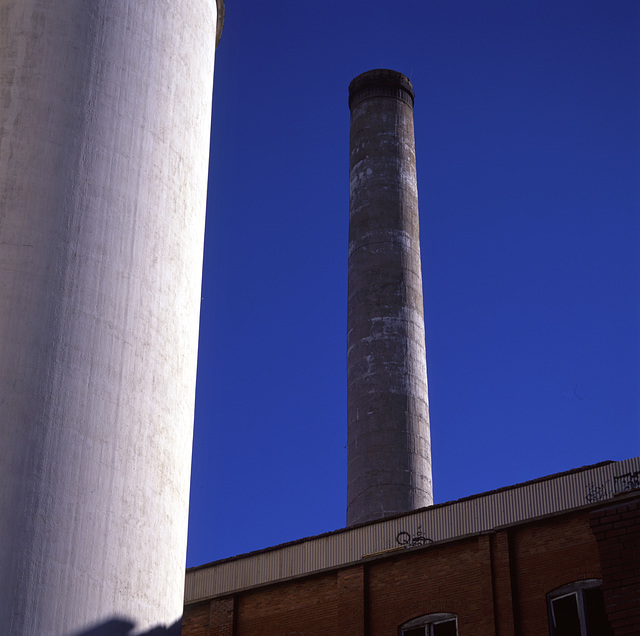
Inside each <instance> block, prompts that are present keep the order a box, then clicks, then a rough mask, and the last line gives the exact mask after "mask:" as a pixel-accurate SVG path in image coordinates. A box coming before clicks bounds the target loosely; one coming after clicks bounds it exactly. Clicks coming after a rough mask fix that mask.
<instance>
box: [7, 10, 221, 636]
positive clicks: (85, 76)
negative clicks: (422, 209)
mask: <svg viewBox="0 0 640 636" xmlns="http://www.w3.org/2000/svg"><path fill="white" fill-rule="evenodd" d="M222 11H223V1H222V0H217V1H216V0H180V1H179V2H173V1H169V0H154V2H140V0H91V1H88V0H55V1H43V0H0V598H2V602H1V603H0V631H1V632H2V633H3V634H11V635H12V636H13V635H15V636H18V635H19V636H27V635H28V636H34V635H38V636H43V635H47V634H52V635H53V634H55V635H56V636H59V635H60V634H65V635H66V634H78V633H84V632H85V631H87V630H88V629H89V628H93V627H96V626H99V627H100V626H102V627H104V628H105V629H109V625H114V624H115V623H113V622H110V621H116V622H117V621H122V622H121V623H119V624H120V626H121V627H122V626H123V625H125V624H126V623H127V621H129V622H130V623H132V624H133V625H135V629H136V630H141V631H144V630H148V629H150V628H152V627H154V626H158V625H160V626H161V625H170V624H173V623H174V622H175V621H176V620H177V619H178V618H179V617H180V615H181V612H182V598H183V577H184V566H185V552H186V536H187V508H188V491H189V472H190V461H191V440H192V426H193V409H194V393H195V377H196V354H197V343H198V319H199V308H200V284H201V270H202V246H203V235H204V217H205V201H206V188H207V172H208V156H209V132H210V123H211V98H212V85H213V67H214V56H215V47H216V38H217V37H218V36H219V34H220V29H221V24H222ZM121 631H122V630H121ZM136 633H137V632H136Z"/></svg>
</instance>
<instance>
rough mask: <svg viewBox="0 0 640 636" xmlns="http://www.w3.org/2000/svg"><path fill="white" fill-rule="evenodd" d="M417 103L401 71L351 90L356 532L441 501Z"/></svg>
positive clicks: (360, 81) (350, 344) (350, 504)
mask: <svg viewBox="0 0 640 636" xmlns="http://www.w3.org/2000/svg"><path fill="white" fill-rule="evenodd" d="M413 101H414V93H413V88H412V86H411V82H410V81H409V80H408V79H407V78H406V77H405V76H404V75H402V74H401V73H397V72H395V71H389V70H373V71H368V72H366V73H363V74H362V75H359V76H358V77H356V78H355V79H354V80H353V81H352V82H351V84H350V86H349V107H350V109H351V141H350V160H349V170H350V173H349V300H348V316H347V381H348V392H347V394H348V398H347V401H348V426H349V429H348V445H347V449H348V467H347V524H348V525H353V524H356V523H361V522H366V521H371V520H374V519H379V518H382V517H385V516H388V515H391V514H395V513H400V512H407V511H410V510H414V509H416V508H420V507H422V506H427V505H430V504H432V503H433V495H432V486H431V449H430V434H429V406H428V397H427V369H426V355H425V337H424V311H423V302H422V273H421V265H420V235H419V221H418V190H417V182H416V158H415V142H414V132H413Z"/></svg>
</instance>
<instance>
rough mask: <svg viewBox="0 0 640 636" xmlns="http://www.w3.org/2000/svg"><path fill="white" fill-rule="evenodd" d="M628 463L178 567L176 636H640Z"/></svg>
mask: <svg viewBox="0 0 640 636" xmlns="http://www.w3.org/2000/svg"><path fill="white" fill-rule="evenodd" d="M639 476H640V458H635V459H630V460H626V461H623V462H604V463H602V464H596V465H594V466H587V467H585V468H580V469H576V470H573V471H569V472H566V473H561V474H558V475H552V476H549V477H544V478H542V479H538V480H535V481H531V482H526V483H524V484H519V485H516V486H512V487H508V488H502V489H500V490H496V491H492V492H488V493H483V494H479V495H476V496H473V497H468V498H465V499H461V500H458V501H454V502H450V503H445V504H439V505H435V506H429V507H427V508H423V509H421V510H417V511H414V512H410V513H406V514H402V515H397V516H394V517H391V518H386V519H384V520H381V521H377V522H370V523H366V524H361V525H359V526H355V527H350V528H347V529H344V530H338V531H336V532H332V533H327V534H323V535H319V536H316V537H310V538H307V539H302V540H300V541H296V542H293V543H288V544H284V545H280V546H276V547H273V548H269V549H266V550H261V551H258V552H253V553H250V554H246V555H242V556H239V557H234V558H230V559H224V560H221V561H216V562H214V563H210V564H208V565H203V566H200V567H196V568H191V569H189V570H187V582H186V595H185V608H184V618H183V635H184V636H214V635H215V636H223V635H224V636H242V635H245V634H250V635H252V636H253V635H257V634H271V635H284V634H298V635H300V634H306V635H311V634H314V635H318V636H319V635H321V634H322V635H326V634H349V635H350V634H353V635H358V634H362V635H365V634H367V635H370V636H376V635H378V634H380V635H383V634H384V635H390V634H391V635H393V634H395V635H398V634H399V635H404V636H418V635H420V636H423V635H424V636H427V635H429V636H451V635H454V634H460V635H461V636H464V635H465V634H470V635H473V636H490V635H491V636H493V635H499V636H503V635H504V636H507V635H511V634H518V635H522V636H528V635H531V636H539V635H541V634H549V635H551V636H565V635H571V636H573V635H574V634H575V635H577V636H593V635H597V636H606V635H608V634H614V635H615V636H620V635H623V634H624V635H631V634H634V635H637V634H640V491H638V486H639Z"/></svg>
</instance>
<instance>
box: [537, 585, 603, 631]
mask: <svg viewBox="0 0 640 636" xmlns="http://www.w3.org/2000/svg"><path fill="white" fill-rule="evenodd" d="M600 585H601V581H600V580H599V579H588V580H586V581H576V582H575V583H570V584H569V585H564V586H562V587H559V588H558V589H557V590H553V592H550V593H549V594H547V602H548V607H549V632H550V633H551V636H613V630H612V629H611V626H610V625H609V619H608V618H607V612H606V610H605V607H604V597H603V596H602V589H601V587H600Z"/></svg>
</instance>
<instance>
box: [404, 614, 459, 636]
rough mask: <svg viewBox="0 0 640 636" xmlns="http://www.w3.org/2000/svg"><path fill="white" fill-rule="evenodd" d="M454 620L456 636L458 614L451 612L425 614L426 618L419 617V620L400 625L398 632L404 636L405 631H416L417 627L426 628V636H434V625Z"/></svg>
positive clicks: (415, 619)
mask: <svg viewBox="0 0 640 636" xmlns="http://www.w3.org/2000/svg"><path fill="white" fill-rule="evenodd" d="M450 620H454V621H455V623H456V634H457V633H458V616H457V615H456V614H452V613H450V612H438V613H435V614H425V615H424V616H418V618H413V619H411V620H410V621H407V622H406V623H403V624H402V625H400V629H399V631H398V633H399V635H400V636H403V635H404V633H405V631H408V630H410V629H415V628H416V627H424V628H425V632H424V633H425V636H432V629H431V628H432V627H433V625H438V623H444V622H446V621H450Z"/></svg>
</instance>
